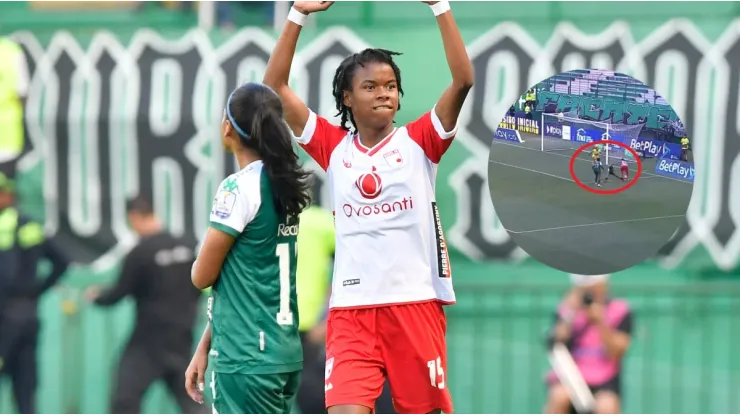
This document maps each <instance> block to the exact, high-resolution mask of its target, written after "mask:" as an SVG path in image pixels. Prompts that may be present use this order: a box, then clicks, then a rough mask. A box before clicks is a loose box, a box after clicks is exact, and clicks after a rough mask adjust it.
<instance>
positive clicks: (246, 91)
mask: <svg viewBox="0 0 740 416" xmlns="http://www.w3.org/2000/svg"><path fill="white" fill-rule="evenodd" d="M226 113H227V116H228V118H229V121H230V122H231V124H232V126H234V130H236V132H237V133H238V134H239V139H240V141H241V144H242V145H243V146H244V147H247V148H250V149H253V150H255V151H257V153H259V155H260V157H261V158H262V163H263V165H264V169H265V171H266V172H267V176H268V178H269V179H270V183H271V185H272V197H273V201H274V203H275V209H276V210H277V212H278V215H280V216H281V217H282V218H285V219H286V220H287V221H288V222H289V223H290V224H294V223H295V222H296V221H297V219H298V215H299V214H300V213H301V212H302V211H303V209H304V208H306V206H308V204H309V202H310V194H309V189H308V183H307V179H308V177H309V176H310V173H309V172H308V171H305V170H303V168H302V167H301V165H300V163H299V159H298V155H297V154H296V152H295V150H294V149H293V134H292V133H291V132H290V129H289V128H288V125H287V124H286V123H285V121H284V120H283V105H282V102H281V101H280V97H278V95H277V94H276V93H275V92H274V91H273V90H272V89H270V88H269V87H267V86H265V85H263V84H258V83H252V82H250V83H247V84H244V85H242V86H240V87H239V88H237V89H236V90H234V92H233V93H232V94H231V96H230V97H229V101H228V103H227V109H226ZM242 126H244V127H246V126H250V130H249V131H248V132H245V131H244V130H243V127H242Z"/></svg>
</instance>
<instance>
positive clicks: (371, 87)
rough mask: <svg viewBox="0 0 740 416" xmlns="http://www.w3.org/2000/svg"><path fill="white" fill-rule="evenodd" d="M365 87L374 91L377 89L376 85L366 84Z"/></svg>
mask: <svg viewBox="0 0 740 416" xmlns="http://www.w3.org/2000/svg"><path fill="white" fill-rule="evenodd" d="M365 89H366V90H368V91H372V90H374V89H375V85H365Z"/></svg>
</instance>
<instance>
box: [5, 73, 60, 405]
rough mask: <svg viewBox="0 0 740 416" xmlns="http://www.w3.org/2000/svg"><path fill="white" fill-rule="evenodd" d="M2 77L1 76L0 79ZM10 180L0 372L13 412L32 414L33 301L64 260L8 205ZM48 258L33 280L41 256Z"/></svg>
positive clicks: (39, 231)
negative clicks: (47, 266) (43, 272)
mask: <svg viewBox="0 0 740 416" xmlns="http://www.w3.org/2000/svg"><path fill="white" fill-rule="evenodd" d="M0 82H2V81H0ZM13 203H14V185H13V181H12V180H11V179H9V178H8V177H7V176H6V175H4V174H3V173H0V265H1V266H0V374H3V375H8V376H10V379H11V381H12V383H13V396H14V398H15V402H16V406H17V409H18V412H19V413H26V414H28V413H31V414H33V413H37V412H36V407H35V401H36V400H35V394H36V386H37V372H38V364H37V362H36V348H37V346H38V336H39V317H38V312H37V309H38V300H39V298H40V297H41V295H42V294H43V293H44V292H46V290H48V289H49V288H50V287H52V286H53V285H54V284H55V283H56V282H57V281H58V280H59V278H60V277H61V276H62V275H63V274H64V272H65V271H66V270H67V266H68V265H69V262H68V261H67V259H66V258H65V257H64V255H62V253H61V252H60V251H59V250H58V249H57V248H56V246H55V245H54V244H53V243H52V242H51V241H50V240H48V239H46V238H45V236H44V229H43V226H42V225H41V224H39V223H37V222H35V221H33V220H31V219H29V218H28V217H26V216H25V215H23V214H21V213H20V212H19V211H18V209H17V208H15V207H14V204H13ZM44 259H46V260H49V261H51V263H52V270H51V273H50V274H49V275H48V277H47V278H46V279H43V280H39V279H37V270H38V266H39V262H41V260H44Z"/></svg>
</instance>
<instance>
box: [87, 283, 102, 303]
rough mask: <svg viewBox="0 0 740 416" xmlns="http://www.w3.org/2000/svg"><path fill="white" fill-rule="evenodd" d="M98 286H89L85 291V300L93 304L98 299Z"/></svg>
mask: <svg viewBox="0 0 740 416" xmlns="http://www.w3.org/2000/svg"><path fill="white" fill-rule="evenodd" d="M100 292H101V290H100V286H90V287H88V288H87V289H85V300H87V301H88V302H95V300H97V299H98V298H99V297H100Z"/></svg>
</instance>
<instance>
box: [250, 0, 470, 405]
mask: <svg viewBox="0 0 740 416" xmlns="http://www.w3.org/2000/svg"><path fill="white" fill-rule="evenodd" d="M427 3H428V4H430V5H431V8H432V11H433V12H434V15H436V16H437V23H438V24H439V28H440V31H441V33H442V41H443V43H444V49H445V54H446V57H447V62H448V65H449V68H450V72H451V73H452V84H451V85H450V86H448V87H447V88H446V89H445V90H444V92H443V93H442V96H441V97H440V99H439V101H437V104H436V106H434V108H433V109H432V110H431V111H429V112H427V113H426V114H424V115H422V116H421V117H419V118H418V119H417V120H416V121H413V122H411V123H409V124H407V125H405V126H402V127H398V128H397V127H395V126H394V123H393V119H394V118H395V116H396V112H397V111H398V110H399V108H400V103H399V99H400V96H401V95H402V94H403V88H402V86H401V71H400V69H399V68H398V66H397V65H396V63H395V62H394V60H393V57H394V56H395V55H398V54H397V53H395V52H391V51H388V50H385V49H366V50H363V51H361V52H359V53H355V54H352V55H350V56H348V57H347V58H346V59H345V60H344V61H343V62H342V63H341V64H340V65H339V68H337V71H336V74H335V76H334V82H333V93H334V98H335V100H336V108H337V110H338V115H341V123H340V125H339V126H335V125H332V124H330V123H329V122H328V121H327V120H326V119H324V118H322V117H320V116H318V115H317V114H316V113H314V112H312V111H311V110H309V109H308V108H307V107H306V105H305V104H304V103H303V102H301V100H300V99H299V98H298V97H297V96H296V95H295V93H293V92H292V91H291V90H290V88H289V86H288V75H289V73H290V65H291V61H292V60H293V55H294V53H295V49H296V43H297V41H298V35H299V34H300V31H301V26H302V25H303V22H304V21H305V19H306V15H308V14H309V13H313V12H318V11H323V10H326V9H327V8H328V7H329V6H330V5H331V3H330V2H296V3H294V5H293V8H292V10H291V11H290V14H289V17H288V22H286V25H285V27H284V28H283V33H282V34H281V35H280V38H279V39H278V42H277V45H276V46H275V49H274V50H273V52H272V56H271V57H270V61H269V63H268V65H267V69H266V71H265V79H264V82H265V83H266V84H267V85H269V86H271V87H272V88H273V89H274V90H275V91H277V93H278V94H279V95H280V97H281V98H282V99H283V103H284V105H285V110H286V111H285V116H286V120H287V122H288V124H289V125H290V127H291V128H292V129H293V132H294V133H295V135H296V136H297V137H298V142H299V143H300V145H301V146H302V147H303V149H305V150H306V152H307V153H308V154H309V155H310V156H311V157H312V158H313V159H315V160H316V161H317V162H318V164H319V165H320V166H321V167H322V168H323V169H325V170H326V171H327V174H328V178H329V180H328V183H329V184H330V186H331V195H332V205H333V209H334V212H335V221H336V240H337V241H336V254H335V267H334V278H333V282H332V294H331V301H330V312H329V318H328V322H327V340H326V356H327V361H326V380H325V386H324V390H325V392H326V393H325V398H326V406H327V409H328V411H329V413H345V414H346V413H352V414H361V413H371V412H372V411H373V410H374V406H375V400H376V399H377V397H378V395H379V394H380V392H381V389H382V387H383V382H384V380H385V378H386V377H388V380H389V381H390V385H391V393H392V396H393V401H394V404H395V407H396V410H397V411H398V412H401V413H438V412H440V411H444V412H446V413H451V412H452V401H451V398H450V393H449V391H448V389H447V380H446V378H445V373H446V370H447V368H446V364H447V352H446V343H445V331H446V321H445V314H444V312H443V310H442V306H441V305H443V304H451V303H454V301H455V295H454V291H453V288H452V282H451V272H450V264H449V258H448V253H447V245H446V242H445V239H444V235H443V232H442V225H441V224H440V221H439V213H438V210H437V204H436V201H435V195H434V188H435V179H436V171H437V164H438V163H439V161H440V159H441V158H442V156H443V155H444V153H445V151H446V150H447V149H448V148H449V147H450V144H451V143H452V139H453V138H454V137H455V134H456V132H457V118H458V115H459V114H460V109H461V108H462V106H463V103H464V101H465V98H466V97H467V95H468V92H469V91H470V89H471V88H472V85H473V67H472V64H471V62H470V59H469V57H468V55H467V52H466V50H465V44H464V43H463V41H462V38H461V36H460V33H459V31H458V29H457V25H456V24H455V20H454V19H453V17H452V13H450V11H449V10H450V5H449V3H448V2H446V1H442V2H427Z"/></svg>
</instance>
